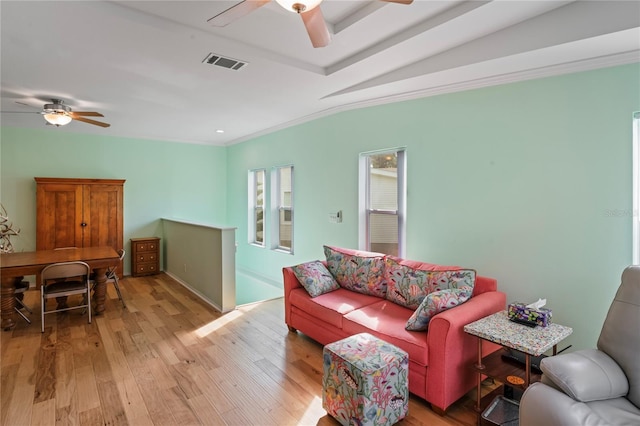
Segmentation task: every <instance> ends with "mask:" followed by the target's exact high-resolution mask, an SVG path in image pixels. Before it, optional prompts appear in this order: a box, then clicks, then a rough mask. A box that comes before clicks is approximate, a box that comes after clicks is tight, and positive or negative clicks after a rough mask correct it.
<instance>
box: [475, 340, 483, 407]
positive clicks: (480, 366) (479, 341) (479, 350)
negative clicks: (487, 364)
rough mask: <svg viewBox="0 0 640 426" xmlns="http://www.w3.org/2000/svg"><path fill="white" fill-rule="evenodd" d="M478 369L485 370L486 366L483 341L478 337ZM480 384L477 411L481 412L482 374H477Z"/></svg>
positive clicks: (477, 389) (477, 390) (477, 394)
mask: <svg viewBox="0 0 640 426" xmlns="http://www.w3.org/2000/svg"><path fill="white" fill-rule="evenodd" d="M476 368H477V369H479V370H484V365H483V364H482V339H481V338H479V337H478V363H477V364H476ZM476 375H477V376H478V377H477V380H478V383H477V384H476V386H477V387H476V411H477V412H480V401H481V399H482V373H476Z"/></svg>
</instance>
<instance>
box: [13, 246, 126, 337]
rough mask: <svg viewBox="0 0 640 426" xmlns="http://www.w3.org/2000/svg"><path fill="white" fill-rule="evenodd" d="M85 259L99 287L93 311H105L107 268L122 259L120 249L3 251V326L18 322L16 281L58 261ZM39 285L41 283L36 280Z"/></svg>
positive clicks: (88, 248)
mask: <svg viewBox="0 0 640 426" xmlns="http://www.w3.org/2000/svg"><path fill="white" fill-rule="evenodd" d="M77 260H80V261H83V262H86V263H87V264H89V266H90V267H91V269H93V272H94V273H95V281H96V287H95V291H94V296H93V298H92V299H94V300H95V302H96V305H95V309H94V310H93V311H92V313H95V315H100V314H101V313H102V312H104V301H105V296H106V292H107V276H106V272H107V268H108V267H110V266H114V265H117V264H118V262H119V261H120V257H119V256H118V253H116V251H115V250H114V249H113V248H112V247H85V248H73V249H64V250H38V251H31V252H22V253H3V254H0V272H1V275H2V289H1V292H0V296H1V297H2V300H1V301H0V309H1V310H2V324H0V326H1V327H2V328H3V329H4V330H10V329H11V328H12V327H13V326H14V325H15V324H16V322H15V310H14V307H15V299H14V292H15V286H16V283H18V282H20V280H22V277H24V276H25V275H39V274H40V273H41V272H42V270H43V269H44V268H45V266H47V265H50V264H52V263H58V262H72V261H77ZM37 285H40V283H37Z"/></svg>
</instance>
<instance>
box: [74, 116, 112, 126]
mask: <svg viewBox="0 0 640 426" xmlns="http://www.w3.org/2000/svg"><path fill="white" fill-rule="evenodd" d="M71 118H73V119H74V120H78V121H82V122H83V123H88V124H93V125H96V126H100V127H109V126H111V124H107V123H103V122H101V121H96V120H91V119H90V118H84V117H79V116H74V115H73V114H71Z"/></svg>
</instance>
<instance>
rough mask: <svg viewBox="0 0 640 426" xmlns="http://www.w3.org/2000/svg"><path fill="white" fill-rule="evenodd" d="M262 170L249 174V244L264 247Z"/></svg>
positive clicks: (263, 172)
mask: <svg viewBox="0 0 640 426" xmlns="http://www.w3.org/2000/svg"><path fill="white" fill-rule="evenodd" d="M264 177H265V171H264V169H260V170H252V171H250V172H249V228H248V235H249V243H250V244H256V245H259V246H263V247H264V192H265V180H264Z"/></svg>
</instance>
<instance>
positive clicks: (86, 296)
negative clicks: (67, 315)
mask: <svg viewBox="0 0 640 426" xmlns="http://www.w3.org/2000/svg"><path fill="white" fill-rule="evenodd" d="M90 274H91V268H90V267H89V265H88V264H86V263H85V262H80V261H76V262H61V263H54V264H51V265H48V266H46V267H45V268H44V269H43V270H42V278H41V280H42V281H41V286H40V296H41V297H40V312H41V316H42V332H43V333H44V316H45V315H46V314H52V313H54V312H63V311H68V310H71V309H87V311H88V312H89V324H91V285H90V282H89V275H90ZM74 294H82V295H83V298H82V301H81V302H80V304H78V305H76V306H71V307H69V306H66V303H65V304H64V305H63V306H61V305H60V304H58V306H57V307H56V309H54V310H50V311H48V310H47V309H46V308H47V300H49V299H52V298H57V299H58V300H61V299H60V298H63V299H64V298H66V297H67V296H72V295H74ZM85 301H86V303H85Z"/></svg>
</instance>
